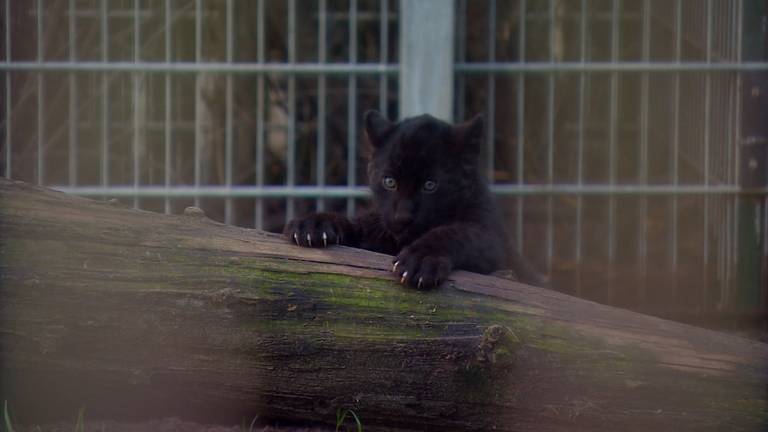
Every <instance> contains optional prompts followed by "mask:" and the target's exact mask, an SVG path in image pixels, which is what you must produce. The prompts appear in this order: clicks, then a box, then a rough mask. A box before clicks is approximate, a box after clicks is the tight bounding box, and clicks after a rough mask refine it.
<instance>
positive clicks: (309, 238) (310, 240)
mask: <svg viewBox="0 0 768 432" xmlns="http://www.w3.org/2000/svg"><path fill="white" fill-rule="evenodd" d="M307 243H308V244H309V247H312V236H311V235H309V234H307Z"/></svg>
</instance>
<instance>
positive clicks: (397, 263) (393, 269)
mask: <svg viewBox="0 0 768 432" xmlns="http://www.w3.org/2000/svg"><path fill="white" fill-rule="evenodd" d="M399 264H400V261H395V264H393V265H392V273H395V272H397V266H398V265H399Z"/></svg>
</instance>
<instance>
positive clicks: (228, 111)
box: [224, 0, 234, 225]
mask: <svg viewBox="0 0 768 432" xmlns="http://www.w3.org/2000/svg"><path fill="white" fill-rule="evenodd" d="M226 8H227V17H226V23H227V29H226V32H227V36H226V50H227V53H226V60H227V63H232V59H233V58H234V41H233V32H234V30H233V27H234V5H233V4H232V0H227V4H226ZM225 85H226V89H225V93H226V94H225V95H224V98H225V101H224V105H225V107H224V110H225V113H224V134H225V135H224V163H225V169H224V170H225V172H224V177H225V182H226V187H227V190H229V191H231V189H232V159H233V157H234V155H233V148H232V146H233V143H232V141H233V136H232V134H233V131H232V116H233V113H232V109H233V107H232V103H233V102H232V74H231V73H228V74H227V77H226V83H225ZM232 222H233V215H232V195H231V192H230V194H228V195H227V198H226V200H225V201H224V223H226V224H227V225H232Z"/></svg>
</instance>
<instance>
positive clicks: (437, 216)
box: [364, 111, 485, 238]
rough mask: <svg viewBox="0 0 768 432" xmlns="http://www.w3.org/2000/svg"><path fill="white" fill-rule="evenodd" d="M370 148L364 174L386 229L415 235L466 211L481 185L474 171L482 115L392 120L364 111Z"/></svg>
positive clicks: (480, 136) (425, 116)
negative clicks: (460, 119)
mask: <svg viewBox="0 0 768 432" xmlns="http://www.w3.org/2000/svg"><path fill="white" fill-rule="evenodd" d="M364 119H365V131H366V134H367V136H368V141H369V142H370V144H371V146H372V148H373V153H372V155H371V158H370V162H369V164H368V179H369V183H370V186H371V189H372V191H373V195H374V200H373V201H374V205H375V206H376V210H377V211H378V212H379V214H380V215H381V217H382V219H383V221H384V224H385V225H386V227H387V229H388V230H389V231H391V232H392V233H393V234H394V235H395V236H397V237H399V238H415V237H416V236H418V235H420V234H422V233H423V232H424V231H427V230H429V229H430V228H432V227H434V226H436V225H439V224H444V223H450V222H452V221H453V220H454V219H455V218H457V215H459V214H460V213H461V212H463V211H466V210H467V207H468V206H470V207H471V205H472V203H473V202H475V200H477V199H479V198H480V196H479V195H484V194H483V191H484V190H485V189H484V186H483V183H482V181H481V180H480V178H481V177H480V175H479V174H478V159H479V154H480V147H481V142H482V132H483V118H482V116H480V115H478V116H476V117H475V118H473V119H472V120H470V121H468V122H466V123H462V124H457V125H451V124H449V123H446V122H444V121H441V120H438V119H436V118H435V117H432V116H430V115H428V114H424V115H420V116H417V117H411V118H407V119H405V120H402V121H400V122H397V123H393V122H390V121H389V120H387V119H386V118H385V117H384V116H382V115H381V114H380V113H379V112H377V111H368V112H366V113H365V116H364Z"/></svg>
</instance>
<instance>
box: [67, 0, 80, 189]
mask: <svg viewBox="0 0 768 432" xmlns="http://www.w3.org/2000/svg"><path fill="white" fill-rule="evenodd" d="M68 13H69V20H68V22H69V61H70V62H72V63H74V62H75V61H76V60H77V33H76V32H77V24H76V20H75V0H69V10H68ZM68 79H69V137H68V138H69V173H68V174H69V186H70V187H72V186H76V185H77V171H78V169H77V157H78V143H77V137H78V124H77V122H78V120H77V76H76V75H75V73H74V72H70V73H69V77H68Z"/></svg>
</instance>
